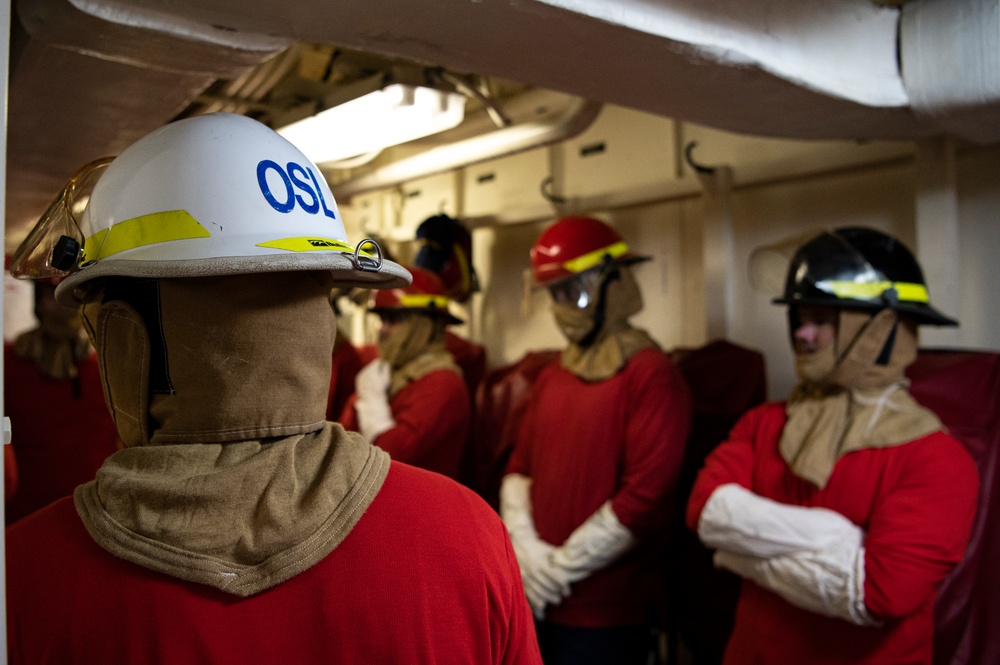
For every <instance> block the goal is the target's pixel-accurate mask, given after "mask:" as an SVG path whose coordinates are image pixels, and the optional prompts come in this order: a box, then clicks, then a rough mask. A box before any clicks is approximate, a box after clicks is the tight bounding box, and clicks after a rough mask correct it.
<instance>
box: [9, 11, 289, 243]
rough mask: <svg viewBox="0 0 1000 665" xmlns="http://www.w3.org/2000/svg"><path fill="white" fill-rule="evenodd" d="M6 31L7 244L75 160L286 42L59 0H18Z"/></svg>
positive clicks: (114, 144)
mask: <svg viewBox="0 0 1000 665" xmlns="http://www.w3.org/2000/svg"><path fill="white" fill-rule="evenodd" d="M12 32H14V33H15V34H14V35H13V36H12V39H11V43H12V54H11V75H10V90H9V103H8V115H7V120H8V138H7V141H8V144H7V149H8V152H7V154H8V162H7V174H8V175H7V203H6V206H7V209H6V216H7V231H8V234H7V250H8V251H10V249H11V247H12V246H16V244H17V243H18V242H19V241H20V239H21V238H22V237H23V236H24V235H25V234H26V233H27V231H28V230H29V229H30V228H31V226H32V225H33V224H34V221H35V220H36V219H37V218H38V217H39V216H40V215H41V214H42V213H43V212H44V211H45V208H46V207H47V206H48V204H49V203H50V202H51V200H52V199H53V198H54V197H55V196H56V194H58V192H59V191H60V190H61V189H62V187H63V185H64V184H65V183H66V181H67V180H68V179H69V177H70V176H71V175H72V174H73V173H74V172H75V171H76V170H77V169H78V168H79V167H80V166H82V165H83V164H85V163H87V162H89V161H92V160H94V159H97V158H100V157H105V156H108V155H114V154H117V153H119V152H121V151H122V150H124V149H125V148H126V147H127V146H129V145H130V144H132V143H133V142H135V141H136V140H138V139H139V138H140V137H142V136H144V135H146V134H148V133H149V132H151V131H152V130H154V129H156V128H158V127H160V126H162V125H164V124H166V123H167V122H170V121H171V120H173V119H174V118H175V117H177V115H178V114H179V113H181V112H182V111H183V110H184V109H185V108H186V107H187V106H188V105H189V104H190V103H191V102H192V100H194V99H195V98H196V97H197V96H198V95H199V94H200V93H201V92H202V91H203V90H205V89H206V88H207V87H208V86H210V85H211V84H212V83H213V82H215V81H216V80H217V79H234V78H238V77H240V76H241V75H244V74H245V73H247V72H249V71H251V70H252V69H253V68H254V67H256V66H257V65H259V64H261V63H262V62H264V61H266V60H268V59H269V58H271V57H273V56H274V55H275V54H277V53H279V52H280V51H281V50H283V49H284V48H286V47H287V45H288V43H289V42H287V41H286V40H283V39H275V38H270V37H258V36H255V35H242V34H237V33H232V32H230V31H224V30H218V29H211V28H204V27H199V26H195V25H192V24H190V23H187V22H185V21H183V20H170V19H168V18H167V17H163V16H157V15H152V14H141V13H135V12H129V11H127V10H125V9H122V8H120V7H119V8H117V9H114V10H111V9H109V6H105V5H99V4H96V3H77V4H74V3H72V2H68V1H67V0H21V1H19V2H17V3H16V5H15V7H14V16H13V21H12ZM40 81H44V82H45V84H44V85H40V84H39V82H40Z"/></svg>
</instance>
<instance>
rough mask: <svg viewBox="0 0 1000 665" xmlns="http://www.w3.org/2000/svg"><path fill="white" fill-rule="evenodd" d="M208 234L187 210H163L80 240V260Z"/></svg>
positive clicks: (134, 218) (92, 259) (89, 259)
mask: <svg viewBox="0 0 1000 665" xmlns="http://www.w3.org/2000/svg"><path fill="white" fill-rule="evenodd" d="M211 237H212V234H211V233H209V232H208V229H206V228H205V227H204V226H202V225H201V224H199V223H198V221H197V220H196V219H195V218H194V217H192V216H191V214H190V213H189V212H188V211H187V210H167V211H165V212H155V213H152V214H150V215H142V216H141V217H133V218H132V219H127V220H125V221H124V222H118V223H117V224H115V225H114V226H112V227H111V228H110V229H103V230H101V231H98V232H97V233H95V234H94V235H92V236H90V237H89V238H87V239H86V240H85V241H84V243H83V259H82V263H87V262H89V261H99V260H101V259H106V258H108V257H109V256H114V255H115V254H118V253H119V252H124V251H126V250H129V249H135V248H136V247H145V246H146V245H155V244H157V243H161V242H169V241H171V240H189V239H191V238H211Z"/></svg>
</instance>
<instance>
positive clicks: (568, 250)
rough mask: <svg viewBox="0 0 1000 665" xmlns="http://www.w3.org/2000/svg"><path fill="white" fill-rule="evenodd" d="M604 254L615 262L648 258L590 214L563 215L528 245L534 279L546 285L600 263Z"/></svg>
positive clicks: (603, 258)
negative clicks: (585, 215) (632, 250)
mask: <svg viewBox="0 0 1000 665" xmlns="http://www.w3.org/2000/svg"><path fill="white" fill-rule="evenodd" d="M605 257H608V258H610V259H611V260H612V261H615V262H617V263H637V262H639V261H644V260H646V259H648V258H649V257H647V256H637V255H635V254H632V253H631V252H629V250H628V245H626V244H625V241H624V240H622V237H621V236H620V235H618V232H617V231H615V230H614V229H613V228H611V227H610V226H608V225H607V224H605V223H604V222H602V221H600V220H597V219H594V218H593V217H563V218H562V219H560V220H559V221H557V222H556V223H555V224H553V225H552V226H550V227H549V228H547V229H545V231H543V232H542V235H540V236H538V240H536V241H535V246H534V247H532V248H531V270H532V272H533V273H534V275H535V281H536V282H537V283H538V284H540V285H542V286H546V285H548V284H551V283H552V282H555V281H558V280H560V279H565V278H566V277H572V276H573V275H577V274H579V273H581V272H583V271H585V270H590V269H591V268H594V267H597V266H599V265H601V262H602V261H604V260H605Z"/></svg>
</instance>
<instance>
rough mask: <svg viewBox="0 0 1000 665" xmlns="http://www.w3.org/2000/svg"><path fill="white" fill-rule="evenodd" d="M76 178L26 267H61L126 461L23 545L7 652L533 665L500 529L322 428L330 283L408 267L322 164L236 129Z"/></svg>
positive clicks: (49, 510) (166, 144) (137, 151)
mask: <svg viewBox="0 0 1000 665" xmlns="http://www.w3.org/2000/svg"><path fill="white" fill-rule="evenodd" d="M82 177H83V176H82V175H81V178H82ZM75 181H76V179H74V181H73V182H75ZM73 182H71V184H70V186H68V187H67V195H66V196H64V197H61V198H60V199H57V200H56V201H55V202H54V204H53V205H52V206H51V207H50V208H49V213H47V214H46V216H45V217H44V218H43V219H42V220H41V221H40V222H39V225H37V226H36V228H35V231H33V232H32V233H31V234H29V236H28V239H27V240H26V241H25V243H24V244H22V246H21V248H20V249H19V251H18V252H17V254H16V255H15V261H14V265H12V269H11V270H12V273H13V274H15V275H16V274H21V275H27V276H42V275H44V274H46V273H47V272H48V273H51V272H63V273H65V274H66V278H65V279H64V280H63V282H62V283H61V284H60V285H59V287H58V288H57V289H56V298H57V299H58V300H59V301H60V302H62V303H64V304H71V305H77V306H78V308H79V310H80V311H81V313H82V318H83V321H84V325H85V328H86V330H87V332H88V335H89V336H90V338H91V340H92V341H93V342H94V347H95V349H96V351H97V356H98V361H99V366H100V370H101V378H102V380H103V383H104V393H105V400H106V402H107V406H108V409H109V411H110V412H111V415H112V418H113V419H114V421H115V426H116V429H117V431H118V434H119V437H120V438H121V440H122V443H123V444H124V448H123V449H122V450H120V451H118V452H116V453H115V454H113V455H111V456H110V457H109V458H108V459H107V461H105V463H104V465H103V466H102V467H101V469H100V470H99V471H98V473H97V476H96V478H95V479H94V480H92V481H90V482H88V483H85V484H83V485H81V486H80V487H78V488H77V489H76V490H75V492H74V494H73V497H66V498H64V499H60V500H58V501H56V502H55V503H53V504H50V505H49V506H46V507H45V508H42V509H41V510H38V511H36V512H35V513H34V514H32V515H29V516H28V517H25V518H24V519H22V520H20V521H18V522H17V523H16V524H14V525H12V526H11V527H10V528H9V529H8V530H7V540H6V564H7V578H6V579H7V605H6V607H7V615H6V619H7V633H6V634H7V638H8V644H7V647H8V655H9V661H10V662H11V663H12V664H20V663H41V662H49V663H86V662H100V663H102V664H106V665H131V664H134V663H213V664H214V665H230V664H232V665H235V664H237V663H240V664H242V663H255V664H261V665H272V664H278V663H282V664H283V663H296V664H300V665H320V664H323V663H331V662H333V663H363V662H364V663H444V662H448V663H477V664H479V663H491V664H493V665H506V664H508V663H509V664H512V665H514V664H525V665H535V664H537V663H539V662H540V657H539V654H538V647H537V644H536V641H535V637H534V631H533V630H532V623H531V611H530V608H529V606H528V604H527V602H526V601H525V599H524V597H523V594H522V592H521V582H520V575H519V571H518V568H517V561H516V559H515V557H514V553H513V548H512V546H511V544H510V541H509V539H508V537H507V534H506V530H505V529H504V525H503V523H502V521H501V520H500V518H499V517H498V516H497V515H496V513H495V512H494V511H493V510H492V509H491V508H490V507H489V506H488V505H487V504H486V503H485V502H484V501H482V500H481V499H480V498H479V497H478V496H476V495H475V494H474V493H473V492H471V491H470V490H468V489H467V488H464V487H462V486H460V485H459V484H457V483H454V482H452V481H450V480H448V479H447V478H444V477H442V476H440V475H438V474H434V473H429V472H427V471H424V470H422V469H417V468H414V467H412V466H409V465H406V464H401V463H398V462H396V461H394V460H391V459H390V457H389V455H388V454H387V453H386V452H385V451H383V450H380V449H379V448H377V447H375V446H373V445H372V444H371V443H370V442H369V441H366V440H365V439H364V438H363V437H362V436H360V435H359V434H357V433H355V432H347V431H345V430H344V428H343V427H341V426H340V425H338V424H336V423H333V422H329V421H327V420H326V418H325V415H326V414H325V411H326V405H327V398H328V394H329V383H330V370H331V358H332V351H333V344H334V340H335V337H336V328H337V320H336V313H335V312H334V310H333V308H332V307H330V301H329V297H330V293H331V292H332V291H333V290H334V289H335V288H341V287H342V288H359V289H373V288H374V289H379V288H388V289H393V288H399V287H402V286H404V285H406V284H407V283H409V281H410V274H409V273H408V272H407V271H406V270H405V269H404V268H402V267H401V266H399V265H397V264H395V263H394V262H392V261H389V260H387V259H385V257H383V256H382V254H381V250H380V249H379V248H378V246H377V244H375V243H373V242H371V241H367V240H366V241H362V242H361V243H360V244H358V245H353V244H351V243H349V242H348V241H347V234H346V232H345V230H344V226H343V222H342V221H341V219H340V213H339V210H338V208H337V205H336V202H335V201H334V199H333V195H332V192H331V191H330V188H329V185H328V184H327V183H326V181H325V179H323V177H322V174H321V173H320V171H319V169H318V168H317V167H316V165H315V164H313V163H312V162H310V161H309V160H308V158H306V157H305V155H303V154H302V153H301V151H300V150H298V149H297V148H296V147H295V146H294V145H292V144H291V143H289V142H288V141H287V140H285V139H284V138H282V137H281V136H279V135H278V134H277V133H276V132H274V131H273V130H271V129H270V128H268V127H266V126H265V125H263V124H261V123H259V122H257V121H255V120H252V119H250V118H247V117H244V116H237V115H232V114H228V113H218V114H208V115H203V116H197V117H192V118H185V119H183V120H178V121H176V122H174V123H171V124H169V125H166V126H164V127H161V128H160V129H158V130H156V131H154V132H153V133H151V134H149V135H147V136H146V137H144V138H142V139H140V140H139V141H138V142H136V143H134V144H132V146H130V147H129V148H127V149H126V150H125V151H124V152H122V154H120V155H119V156H118V157H116V158H115V159H114V161H112V162H111V163H110V165H108V166H107V167H106V170H104V171H103V173H102V174H101V175H100V176H99V179H98V180H97V182H96V184H95V185H94V187H93V188H92V190H91V191H89V192H78V193H77V194H76V195H74V191H75V187H74V184H73ZM82 194H88V195H87V196H82ZM81 208H82V210H81ZM15 269H16V270H17V272H15ZM458 385H459V386H460V387H459V392H460V393H461V394H463V395H464V393H465V391H464V388H462V387H461V380H458Z"/></svg>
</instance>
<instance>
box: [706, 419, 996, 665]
mask: <svg viewBox="0 0 1000 665" xmlns="http://www.w3.org/2000/svg"><path fill="white" fill-rule="evenodd" d="M785 420H786V418H785V406H784V404H781V403H772V404H765V405H764V406H761V407H758V408H756V409H754V410H752V411H750V412H748V413H747V414H746V415H745V416H744V417H743V418H742V419H741V420H740V421H739V422H738V423H737V424H736V426H735V427H734V428H733V431H732V432H731V433H730V436H729V440H728V441H727V442H725V443H723V444H722V445H720V446H719V447H718V448H716V449H715V451H713V452H712V454H711V455H710V456H709V457H708V459H707V460H706V462H705V467H704V468H703V469H702V471H701V473H700V475H699V476H698V480H697V482H696V483H695V487H694V490H693V491H692V493H691V498H690V501H689V503H688V510H687V521H688V526H689V527H690V528H692V529H697V526H698V519H699V517H700V515H701V511H702V509H703V508H704V506H705V503H706V502H707V501H708V498H709V496H710V495H711V494H712V492H713V491H714V490H715V489H716V488H717V487H719V486H720V485H723V484H726V483H738V484H740V485H742V486H743V487H746V488H747V489H749V490H751V491H753V492H755V493H757V494H759V495H761V496H763V497H766V498H769V499H773V500H775V501H779V502H781V503H786V504H791V505H796V506H808V507H824V508H829V509H831V510H834V511H836V512H838V513H840V514H841V515H844V516H845V517H847V518H848V519H850V520H851V521H852V522H854V523H855V524H857V525H858V526H859V527H861V528H862V529H863V530H864V532H865V541H864V547H865V579H864V593H865V604H866V605H867V607H868V610H869V612H871V614H872V615H874V617H875V618H876V619H879V620H880V621H882V622H883V624H884V625H883V626H882V627H880V628H870V627H862V626H856V625H854V624H852V623H849V622H847V621H842V620H839V619H833V618H828V617H825V616H822V615H819V614H815V613H813V612H809V611H807V610H803V609H799V608H797V607H795V606H793V605H791V604H789V603H788V602H786V601H785V600H784V599H782V598H781V597H780V596H778V595H776V594H774V593H772V592H770V591H768V590H766V589H764V588H762V587H760V586H757V585H756V584H754V583H753V582H750V581H746V580H744V582H743V588H742V592H741V595H740V601H739V605H738V607H737V612H736V626H735V629H734V631H733V634H732V637H731V638H730V641H729V645H728V647H727V651H726V658H725V662H726V664H727V665H740V664H743V663H746V664H750V663H753V664H755V665H760V664H765V665H766V664H770V663H774V664H778V663H782V664H784V663H811V664H812V663H817V664H819V663H830V664H831V665H832V664H834V663H836V664H847V663H852V664H855V663H857V664H883V663H884V664H885V665H889V664H894V665H897V664H899V663H918V664H926V665H929V664H930V663H931V659H932V652H931V647H932V638H933V635H934V624H933V620H934V616H933V612H934V598H935V594H936V592H937V587H938V585H939V584H940V582H941V580H942V579H944V577H945V575H947V574H948V572H949V571H950V570H951V569H952V568H953V567H954V566H955V565H956V564H957V563H958V562H959V561H960V560H961V559H962V556H963V554H964V552H965V546H966V544H967V542H968V539H969V534H970V532H971V529H972V522H973V519H974V517H975V512H976V497H977V496H978V486H979V484H978V475H977V473H976V468H975V465H974V463H973V461H972V458H971V457H970V456H969V454H968V453H967V452H966V450H965V448H964V447H963V446H962V444H961V443H959V442H958V441H957V440H955V439H954V438H952V437H951V436H949V435H947V434H945V433H943V432H935V433H932V434H930V435H928V436H925V437H923V438H921V439H917V440H915V441H911V442H910V443H906V444H903V445H899V446H893V447H889V448H872V449H865V450H859V451H855V452H851V453H848V454H846V455H844V456H843V457H842V458H841V459H840V460H839V461H838V462H837V464H836V466H835V467H834V470H833V474H832V475H831V476H830V479H829V481H828V482H827V484H826V487H824V488H823V489H819V488H817V487H815V486H814V485H812V484H810V483H809V482H807V481H806V480H803V479H801V478H799V477H797V476H795V475H793V474H792V472H791V470H790V469H789V467H788V465H787V464H786V463H785V461H784V459H783V458H782V457H781V454H780V452H779V451H778V441H779V439H780V437H781V430H782V428H783V427H784V426H785Z"/></svg>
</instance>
